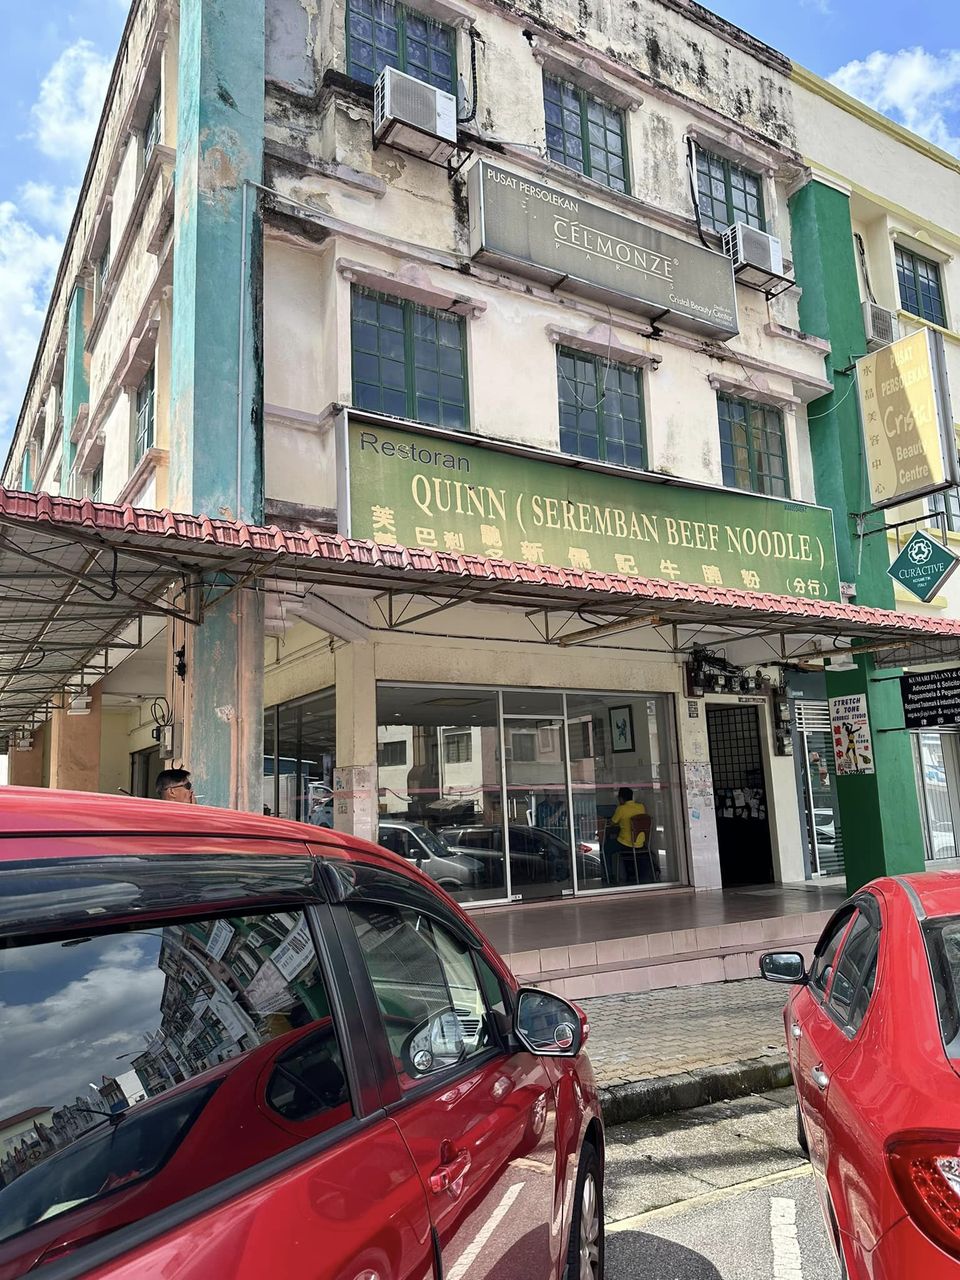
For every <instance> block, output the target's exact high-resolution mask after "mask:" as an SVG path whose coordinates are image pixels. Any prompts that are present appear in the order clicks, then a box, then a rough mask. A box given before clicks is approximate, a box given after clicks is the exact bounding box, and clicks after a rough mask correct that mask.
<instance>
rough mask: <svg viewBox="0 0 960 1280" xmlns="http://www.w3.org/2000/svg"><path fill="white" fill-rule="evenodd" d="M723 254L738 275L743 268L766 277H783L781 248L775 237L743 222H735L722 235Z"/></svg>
mask: <svg viewBox="0 0 960 1280" xmlns="http://www.w3.org/2000/svg"><path fill="white" fill-rule="evenodd" d="M723 252H724V253H725V254H726V255H727V257H728V258H731V259H732V260H733V270H734V272H735V273H736V274H737V275H739V274H740V272H741V271H742V270H744V269H745V268H750V267H753V268H755V269H756V270H758V271H763V272H766V273H767V274H768V275H773V276H782V275H783V247H782V246H781V244H780V241H779V240H778V239H777V237H776V236H771V235H768V234H767V232H766V231H760V230H758V228H757V227H750V226H748V225H747V224H746V223H745V222H735V223H734V224H733V226H732V227H728V228H727V229H726V231H725V232H724V233H723Z"/></svg>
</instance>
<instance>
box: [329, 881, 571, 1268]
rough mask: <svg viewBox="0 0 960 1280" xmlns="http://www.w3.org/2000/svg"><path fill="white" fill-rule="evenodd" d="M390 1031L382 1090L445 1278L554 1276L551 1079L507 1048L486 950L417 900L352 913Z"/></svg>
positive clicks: (556, 1186) (556, 1197)
mask: <svg viewBox="0 0 960 1280" xmlns="http://www.w3.org/2000/svg"><path fill="white" fill-rule="evenodd" d="M347 914H348V916H349V919H350V921H351V926H350V927H352V928H353V929H354V930H355V934H356V938H357V941H358V944H359V954H360V956H362V963H363V965H364V966H365V970H366V973H367V975H368V976H369V980H370V983H371V986H372V989H373V996H374V998H375V1006H374V1012H373V1015H372V1016H374V1017H376V1016H377V1013H379V1016H380V1018H381V1019H382V1022H383V1025H384V1030H385V1032H386V1035H385V1039H384V1041H383V1047H384V1067H383V1070H384V1085H383V1088H384V1091H385V1096H388V1091H389V1090H390V1089H392V1090H393V1091H394V1095H395V1098H396V1103H395V1105H393V1106H392V1107H389V1110H390V1113H391V1114H392V1116H393V1118H394V1120H395V1122H396V1124H397V1126H398V1127H399V1130H400V1132H401V1133H402V1135H403V1137H404V1140H405V1142H406V1144H407V1147H408V1148H409V1150H410V1153H411V1155H412V1156H413V1160H414V1162H415V1163H416V1165H417V1168H418V1169H419V1170H420V1175H421V1178H422V1181H423V1184H424V1187H425V1189H426V1192H427V1200H428V1205H429V1209H430V1214H431V1218H432V1221H433V1225H434V1229H435V1231H436V1236H437V1242H438V1247H439V1249H440V1253H441V1257H442V1262H443V1275H444V1278H445V1280H516V1277H520V1276H522V1277H524V1280H553V1278H554V1277H556V1276H557V1275H558V1273H559V1266H560V1241H561V1235H562V1228H561V1221H562V1212H561V1209H562V1198H561V1180H560V1179H559V1178H558V1167H557V1166H558V1161H557V1155H556V1119H557V1117H556V1102H555V1094H554V1088H553V1077H552V1076H551V1074H550V1073H549V1071H548V1070H547V1068H546V1066H545V1064H544V1062H543V1061H542V1060H541V1059H539V1058H538V1057H536V1056H534V1055H533V1054H529V1053H508V1052H506V1050H505V1048H504V1047H503V1040H502V1037H503V1035H504V1030H505V1028H504V1024H505V1022H506V1008H505V1005H504V1001H503V996H502V992H501V990H500V988H499V984H498V979H497V977H496V975H495V973H494V971H493V968H492V966H490V965H489V964H488V963H487V961H486V960H485V959H484V957H483V955H482V953H479V952H478V951H476V950H475V949H474V948H471V947H470V946H469V945H468V943H467V942H466V941H465V940H464V938H463V937H462V936H458V935H457V933H455V932H454V931H452V930H451V929H450V928H447V927H445V925H444V924H443V923H441V922H440V921H438V920H437V919H435V918H431V917H430V916H429V915H427V914H425V913H424V912H422V911H421V910H419V909H416V908H406V907H399V906H388V905H386V904H384V905H380V904H374V903H371V904H370V905H358V906H355V907H354V906H351V907H350V908H349V909H348V913H347Z"/></svg>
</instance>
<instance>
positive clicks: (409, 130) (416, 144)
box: [373, 67, 457, 164]
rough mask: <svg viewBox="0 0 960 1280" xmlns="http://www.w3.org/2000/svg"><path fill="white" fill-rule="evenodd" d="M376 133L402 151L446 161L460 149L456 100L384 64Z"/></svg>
mask: <svg viewBox="0 0 960 1280" xmlns="http://www.w3.org/2000/svg"><path fill="white" fill-rule="evenodd" d="M373 136H374V139H375V140H376V141H377V142H383V143H387V144H388V145H389V146H391V147H396V148H397V149H398V150H399V151H407V152H409V153H410V154H411V155H414V156H420V157H421V159H423V160H429V161H431V162H432V163H433V164H445V163H446V162H447V160H449V158H450V157H451V156H452V155H453V153H454V151H456V149H457V100H456V98H455V97H454V96H453V94H452V93H444V91H443V90H442V89H435V88H434V87H433V85H430V84H425V83H424V82H423V81H422V80H417V79H415V78H414V77H413V76H408V75H405V74H404V73H403V72H402V71H397V70H395V69H394V68H393V67H385V68H384V69H383V71H381V73H380V75H379V76H378V77H377V83H376V86H375V87H374V93H373Z"/></svg>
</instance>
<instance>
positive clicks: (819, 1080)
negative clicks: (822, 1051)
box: [810, 1062, 830, 1093]
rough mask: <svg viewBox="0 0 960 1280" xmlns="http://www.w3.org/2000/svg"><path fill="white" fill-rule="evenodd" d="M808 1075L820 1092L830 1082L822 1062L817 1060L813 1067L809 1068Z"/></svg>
mask: <svg viewBox="0 0 960 1280" xmlns="http://www.w3.org/2000/svg"><path fill="white" fill-rule="evenodd" d="M810 1077H811V1079H812V1080H813V1083H814V1084H815V1085H816V1086H817V1088H818V1089H819V1090H820V1092H821V1093H823V1091H824V1089H826V1087H827V1085H828V1084H829V1083H830V1077H829V1076H828V1075H827V1073H826V1072H825V1071H824V1069H823V1063H822V1062H818V1063H817V1065H816V1066H815V1067H813V1068H811V1071H810Z"/></svg>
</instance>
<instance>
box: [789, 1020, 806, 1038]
mask: <svg viewBox="0 0 960 1280" xmlns="http://www.w3.org/2000/svg"><path fill="white" fill-rule="evenodd" d="M790 1034H791V1035H792V1036H793V1038H794V1040H799V1039H800V1037H801V1036H802V1035H803V1027H801V1025H800V1023H799V1022H792V1023H791V1024H790Z"/></svg>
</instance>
